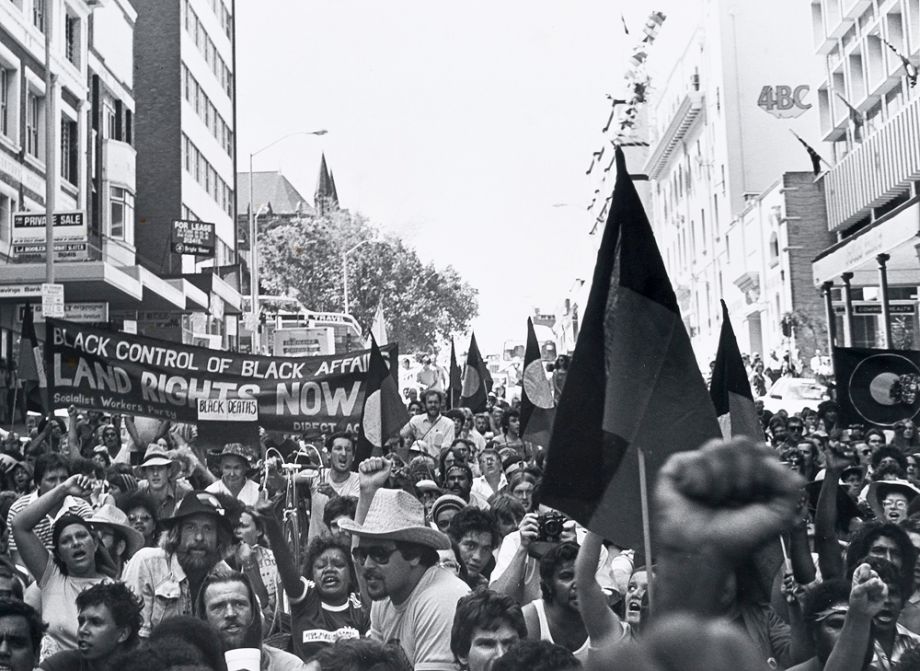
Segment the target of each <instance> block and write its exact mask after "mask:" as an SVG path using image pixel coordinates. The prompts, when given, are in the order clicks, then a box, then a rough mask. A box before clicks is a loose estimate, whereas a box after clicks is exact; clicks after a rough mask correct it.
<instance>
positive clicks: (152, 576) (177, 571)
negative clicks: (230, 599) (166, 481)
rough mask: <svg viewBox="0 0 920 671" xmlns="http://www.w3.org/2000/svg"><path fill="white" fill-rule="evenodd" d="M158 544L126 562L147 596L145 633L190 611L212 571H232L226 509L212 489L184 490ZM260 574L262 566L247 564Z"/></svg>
mask: <svg viewBox="0 0 920 671" xmlns="http://www.w3.org/2000/svg"><path fill="white" fill-rule="evenodd" d="M164 522H165V523H166V525H167V533H165V534H163V536H162V538H161V539H160V547H156V548H142V549H141V550H139V551H138V552H137V554H135V555H134V557H132V558H131V561H130V562H128V565H127V566H126V567H125V571H124V574H123V575H122V580H124V582H125V584H126V585H128V587H130V588H131V589H133V590H134V593H135V594H137V595H138V596H139V597H140V598H141V599H142V600H143V602H144V611H143V622H142V623H141V628H140V631H139V632H138V633H139V634H140V636H141V638H147V637H148V636H150V631H151V629H153V628H154V627H155V626H156V625H157V624H159V623H160V622H162V621H163V620H165V619H167V618H170V617H173V616H175V615H192V614H193V610H194V608H193V605H194V596H195V595H196V594H198V592H199V590H200V588H201V585H202V583H203V582H204V580H205V578H207V577H208V576H209V575H212V574H214V575H219V574H228V573H230V572H231V569H230V567H229V566H228V565H227V564H226V563H225V562H224V561H223V560H222V559H221V558H222V557H224V556H225V554H226V551H227V548H229V547H230V544H231V543H232V542H233V528H232V526H231V523H230V521H229V520H228V519H227V512H226V510H225V509H224V507H223V506H222V505H221V503H220V501H219V500H218V499H217V497H216V496H214V495H213V494H209V493H207V492H192V493H190V494H186V496H185V497H184V498H183V499H182V502H181V503H180V504H179V507H178V508H177V509H176V513H175V515H173V516H172V517H171V518H167V519H166V520H164ZM244 568H245V569H246V570H247V574H248V571H250V570H253V571H255V573H256V574H258V566H253V567H244Z"/></svg>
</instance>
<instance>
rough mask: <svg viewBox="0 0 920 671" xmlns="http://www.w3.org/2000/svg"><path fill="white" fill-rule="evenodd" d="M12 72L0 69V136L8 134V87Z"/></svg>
mask: <svg viewBox="0 0 920 671" xmlns="http://www.w3.org/2000/svg"><path fill="white" fill-rule="evenodd" d="M12 79H13V71H12V70H7V69H6V68H2V67H0V135H6V136H9V134H10V109H11V108H10V86H11V85H12Z"/></svg>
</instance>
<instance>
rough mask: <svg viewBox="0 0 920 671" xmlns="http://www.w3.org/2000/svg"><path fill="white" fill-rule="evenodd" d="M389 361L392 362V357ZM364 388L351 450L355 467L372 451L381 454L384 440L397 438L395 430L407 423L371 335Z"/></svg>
mask: <svg viewBox="0 0 920 671" xmlns="http://www.w3.org/2000/svg"><path fill="white" fill-rule="evenodd" d="M393 361H394V362H395V361H396V358H395V357H394V359H393ZM366 385H367V386H366V387H365V391H364V409H363V410H362V413H361V428H360V429H359V431H358V446H357V449H356V450H355V466H354V467H355V468H357V466H358V464H360V463H361V462H362V461H364V460H365V459H367V458H368V457H370V456H374V451H375V450H376V451H377V454H381V451H382V449H383V446H384V445H385V444H386V442H387V440H389V439H390V438H392V437H393V436H396V435H398V434H399V430H400V429H401V428H403V427H404V426H405V425H406V422H408V421H409V413H408V412H407V410H406V406H405V405H404V404H403V401H402V399H401V398H400V397H399V388H398V387H397V384H396V380H394V379H393V376H392V375H390V371H389V369H388V368H387V362H386V359H384V358H383V355H382V354H381V353H380V348H379V347H377V340H376V339H375V338H374V335H373V334H371V354H370V359H369V361H368V364H367V382H366Z"/></svg>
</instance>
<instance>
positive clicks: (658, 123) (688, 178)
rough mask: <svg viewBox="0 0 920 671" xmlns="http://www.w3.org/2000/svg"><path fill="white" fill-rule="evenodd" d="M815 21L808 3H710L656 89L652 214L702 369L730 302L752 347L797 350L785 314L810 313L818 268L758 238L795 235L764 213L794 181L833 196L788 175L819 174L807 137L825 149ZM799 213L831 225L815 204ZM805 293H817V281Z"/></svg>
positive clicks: (783, 202)
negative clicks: (812, 275)
mask: <svg viewBox="0 0 920 671" xmlns="http://www.w3.org/2000/svg"><path fill="white" fill-rule="evenodd" d="M808 22H809V7H808V6H806V5H804V4H803V3H800V2H798V1H797V0H782V1H780V2H774V3H750V2H742V1H740V0H705V1H704V2H703V3H702V12H701V16H700V21H699V23H698V25H697V26H695V27H691V28H690V30H689V37H688V38H687V33H686V32H685V33H684V36H685V39H686V41H685V42H684V46H683V48H682V49H680V48H678V49H675V50H673V52H672V53H676V54H677V57H676V58H673V59H672V63H671V67H670V69H668V68H662V69H664V70H665V71H666V72H669V74H668V75H666V76H665V77H663V78H659V79H658V80H656V81H655V82H654V85H655V93H654V95H653V97H652V100H651V102H650V114H651V125H652V133H651V137H652V143H651V144H652V146H651V150H650V152H649V155H648V160H647V162H646V164H645V170H644V172H646V173H647V174H648V177H649V178H650V180H651V187H652V195H651V200H652V204H653V205H652V208H651V211H650V213H649V214H650V219H651V220H652V225H653V228H654V230H655V235H656V238H657V240H658V246H659V248H660V249H661V254H662V257H663V258H664V261H665V265H666V267H667V269H668V272H669V275H670V277H671V281H672V284H673V285H674V289H675V292H676V294H677V298H678V302H679V304H680V307H681V312H682V316H683V318H684V321H685V323H686V325H687V329H688V332H689V333H690V335H691V339H692V342H693V346H694V350H695V352H696V354H697V358H698V360H699V362H700V364H701V365H705V362H706V361H709V360H712V359H713V358H714V357H715V352H716V348H717V345H718V338H719V330H720V321H721V313H720V308H719V299H720V298H724V299H725V301H726V304H727V305H728V306H729V310H730V314H731V316H732V321H733V325H734V328H735V331H736V333H738V334H740V338H739V339H740V340H741V343H740V345H741V347H742V349H743V350H748V351H760V350H763V349H765V348H773V347H789V346H795V345H796V343H795V342H790V341H789V340H788V339H787V340H786V341H784V340H783V336H782V327H781V323H780V318H781V316H782V315H783V314H785V313H786V312H793V311H795V310H799V309H808V307H807V306H806V304H805V303H800V300H801V299H802V294H801V293H800V291H799V287H797V286H796V282H798V281H800V277H799V275H800V274H799V273H798V272H797V271H796V270H795V269H794V268H792V266H793V265H794V263H796V262H800V263H804V264H805V266H804V267H805V268H806V269H807V267H808V261H807V260H805V261H802V259H801V255H800V254H799V253H798V251H797V250H796V251H795V253H791V252H792V251H793V250H791V249H790V248H789V247H788V246H785V247H784V246H780V247H779V249H778V250H776V249H775V248H773V247H771V246H770V245H771V240H772V237H771V236H768V235H762V234H761V235H754V234H752V233H751V230H750V229H751V227H752V226H753V227H756V226H761V225H769V228H770V230H771V232H772V233H775V234H776V235H777V236H778V237H782V236H784V235H785V236H787V237H792V235H793V233H792V231H791V230H789V229H784V226H785V224H783V222H782V221H781V220H782V216H785V214H783V215H782V216H781V217H780V220H779V221H777V222H776V223H775V224H770V222H771V221H772V219H771V216H772V214H771V215H770V216H762V212H763V211H764V210H765V208H766V211H767V212H770V213H772V212H774V211H775V210H774V208H779V211H780V212H782V213H785V212H786V210H787V209H788V206H789V203H788V199H787V198H786V197H785V196H784V195H783V192H784V190H786V189H788V188H790V187H788V186H787V182H789V180H792V181H795V183H796V186H795V188H797V189H799V191H798V193H799V194H800V195H801V194H804V193H808V194H809V195H810V196H811V197H813V198H815V199H817V200H818V201H821V200H822V196H821V194H820V190H819V189H817V188H812V186H807V185H806V184H804V182H803V178H801V177H790V176H789V175H788V174H787V173H789V172H790V171H804V170H807V169H808V167H809V166H810V160H809V156H808V154H807V153H806V151H805V149H804V148H803V146H802V145H801V144H800V143H799V141H798V139H797V137H796V136H798V137H800V138H802V139H803V140H804V141H806V142H807V143H809V144H810V145H811V146H813V147H816V148H817V149H818V151H819V152H820V151H822V150H823V146H822V145H821V143H820V142H819V141H818V134H817V118H816V117H817V113H818V112H817V104H818V96H817V92H816V87H815V84H816V81H817V79H818V74H819V73H818V64H817V63H815V61H814V58H813V50H812V49H811V48H810V39H811V34H810V27H809V23H808ZM663 37H664V35H663ZM672 40H673V38H672ZM809 64H812V65H813V67H810V65H809ZM793 174H796V173H795V172H793ZM812 179H813V177H812ZM805 181H807V180H805ZM799 209H800V210H802V211H803V212H807V213H808V214H807V216H812V213H813V214H814V216H816V217H817V218H818V219H817V221H816V225H820V221H821V220H822V216H823V215H822V214H821V213H820V212H818V210H817V209H816V208H812V207H799ZM751 221H756V222H758V223H756V224H751V223H750V222H751ZM803 223H804V224H805V225H806V226H807V224H808V223H809V222H803ZM822 230H823V229H822ZM775 251H778V253H779V257H778V259H777V258H775V255H774V254H773V252H775ZM742 259H743V263H742V262H740V261H741V260H742ZM774 261H775V262H776V265H771V264H773V262H774ZM774 267H780V268H786V269H787V270H786V272H785V273H784V275H783V276H781V277H779V279H778V281H780V282H782V283H784V284H785V286H784V287H783V289H782V291H778V290H777V291H778V293H776V296H780V303H779V305H778V306H777V305H776V304H775V301H774V300H773V299H774V298H775V297H776V296H771V297H770V298H769V299H768V297H767V294H768V292H766V291H765V289H766V287H767V285H768V283H769V282H773V281H774V278H773V276H772V275H771V273H770V270H771V268H774ZM806 286H807V290H808V291H814V289H813V287H812V286H811V283H810V281H808V282H807V284H806ZM755 287H756V288H757V289H756V290H755V289H754V288H755ZM755 296H756V300H755ZM806 303H808V305H810V302H807V301H806ZM799 354H800V355H801V356H803V357H805V358H806V359H807V357H809V356H811V353H810V352H800V353H799Z"/></svg>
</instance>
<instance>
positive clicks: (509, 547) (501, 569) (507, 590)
mask: <svg viewBox="0 0 920 671" xmlns="http://www.w3.org/2000/svg"><path fill="white" fill-rule="evenodd" d="M551 515H552V514H551ZM555 515H558V513H556V514H555ZM547 519H549V518H548V517H547V516H546V515H540V514H538V513H527V514H526V515H524V517H523V519H522V520H521V522H520V524H518V528H517V530H516V531H512V532H511V533H509V534H508V535H507V536H505V538H504V539H503V540H502V544H501V547H500V548H499V551H498V556H497V557H496V558H495V568H494V569H492V576H491V582H490V588H491V589H494V590H495V591H496V592H499V593H501V594H507V595H508V596H510V597H511V598H512V599H514V600H515V601H517V602H518V603H520V604H521V605H525V604H528V603H530V602H531V601H533V600H534V599H538V598H540V574H539V571H538V564H537V559H536V558H535V557H534V556H532V553H531V549H532V546H533V544H534V543H536V542H540V541H543V542H546V541H548V540H549V538H548V537H547V534H546V532H547V528H546V521H547ZM541 522H542V523H541ZM553 526H554V525H553V523H552V522H550V528H549V531H553V530H554V529H553ZM560 527H561V525H560ZM541 531H542V534H541Z"/></svg>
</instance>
